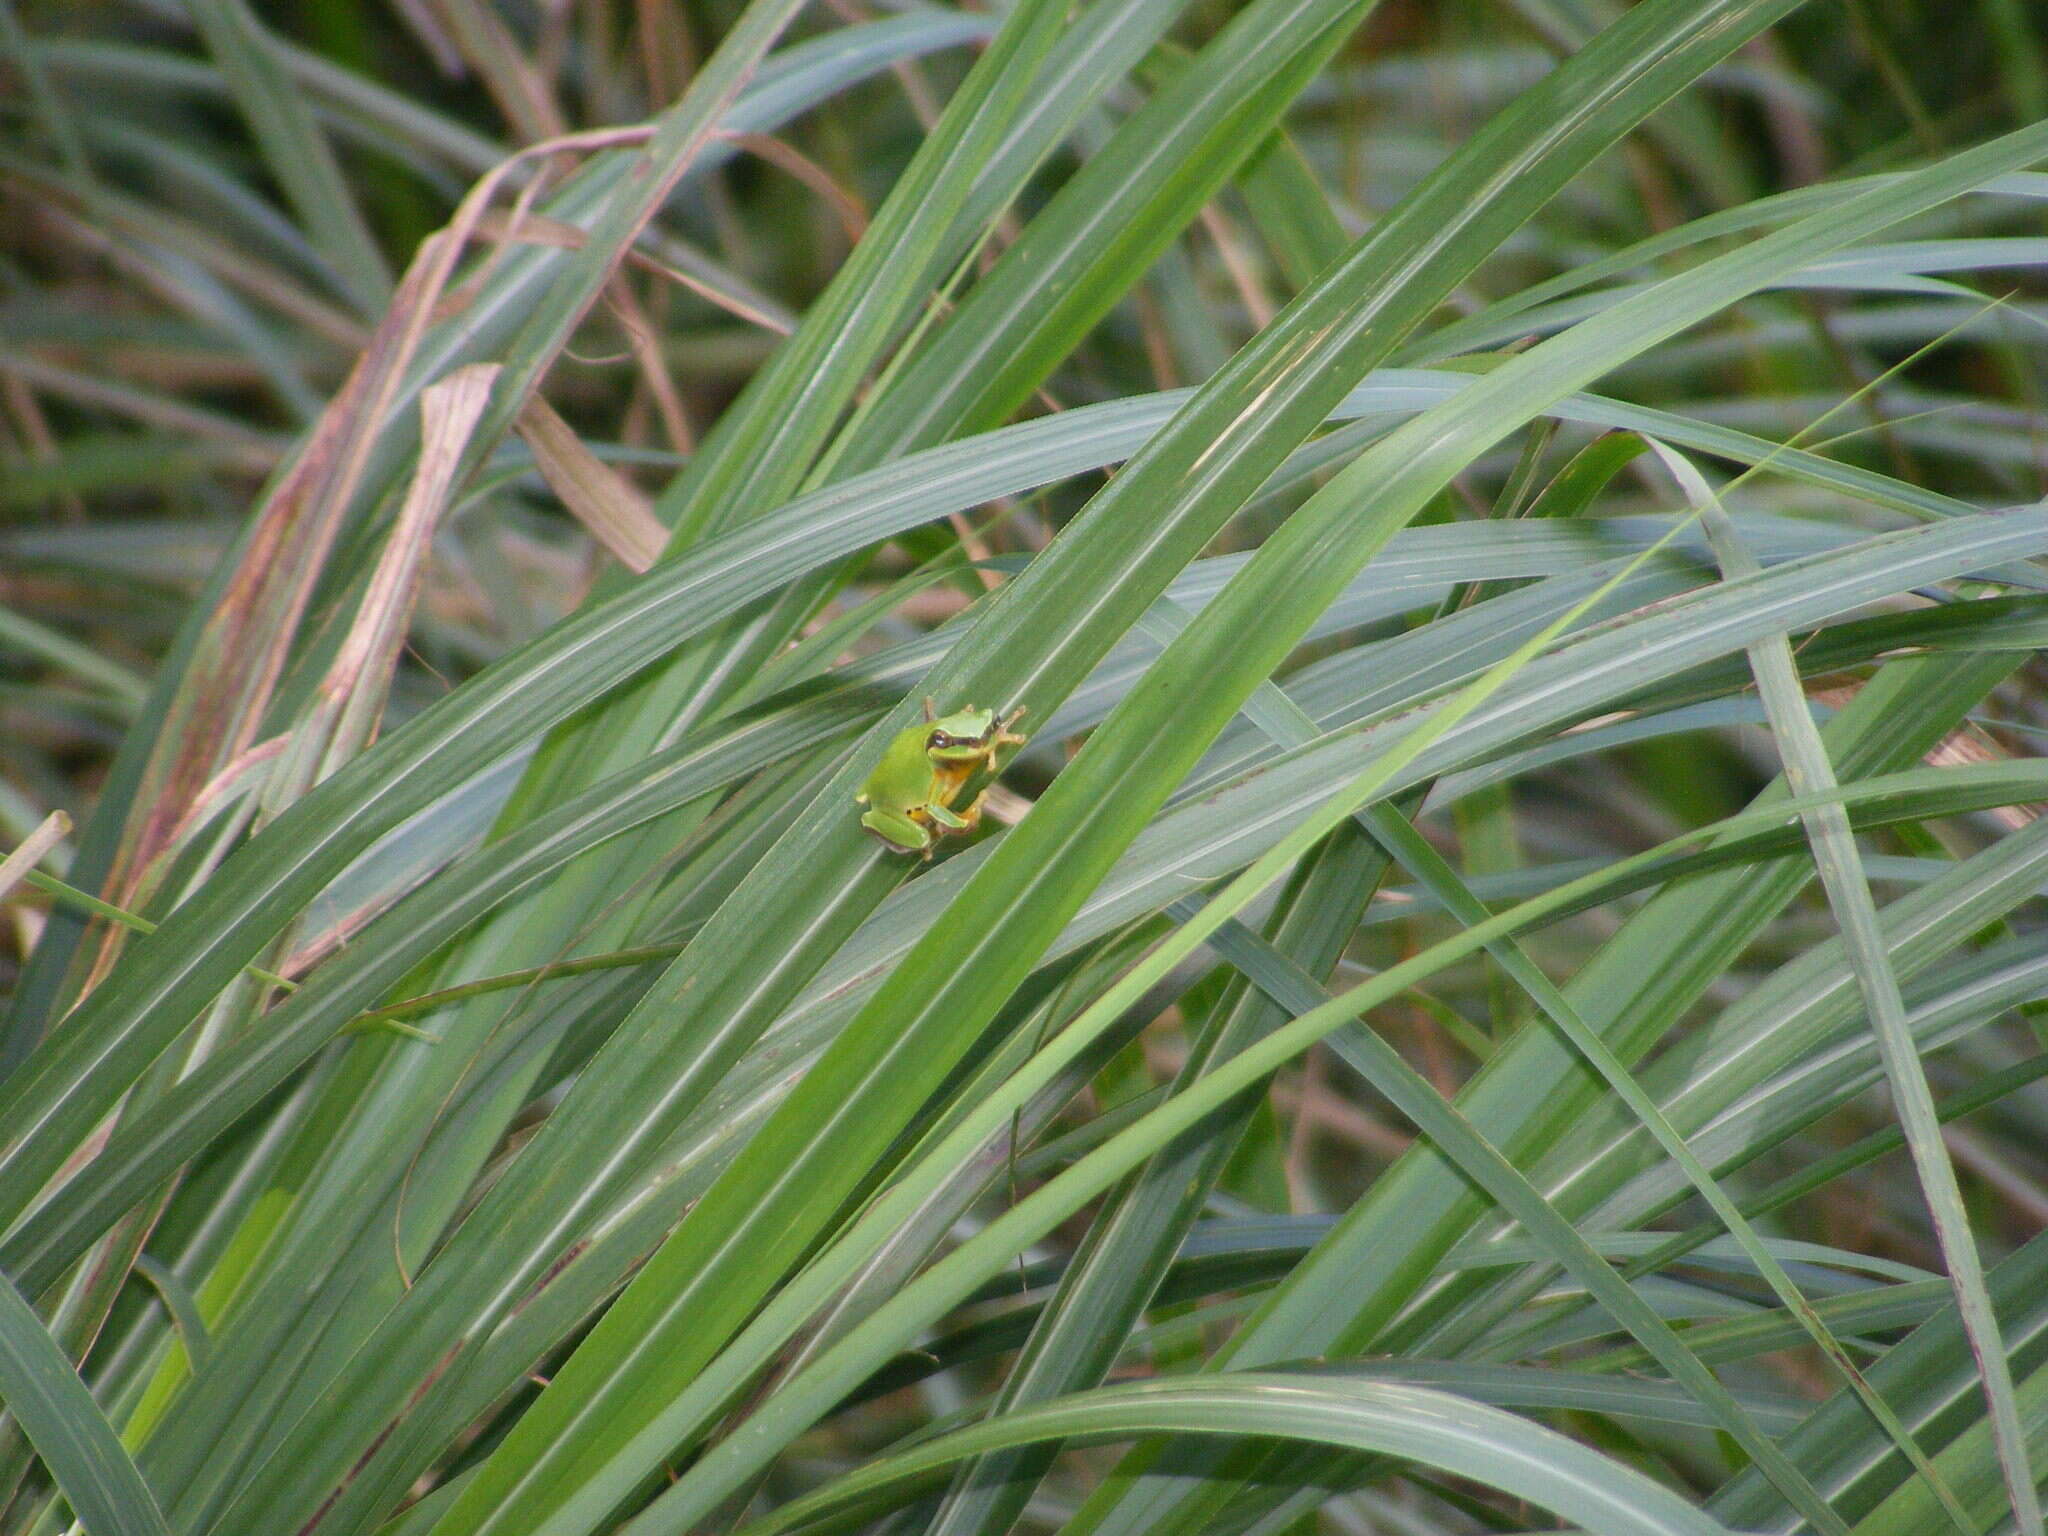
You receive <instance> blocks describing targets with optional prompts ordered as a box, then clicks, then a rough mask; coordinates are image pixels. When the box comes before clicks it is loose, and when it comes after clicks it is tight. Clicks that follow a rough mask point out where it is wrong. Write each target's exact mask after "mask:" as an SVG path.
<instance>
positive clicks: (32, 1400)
mask: <svg viewBox="0 0 2048 1536" xmlns="http://www.w3.org/2000/svg"><path fill="white" fill-rule="evenodd" d="M0 1401H4V1402H5V1403H6V1404H7V1411H8V1412H9V1413H10V1414H12V1415H13V1416H14V1417H15V1419H16V1420H17V1421H18V1422H19V1423H20V1425H21V1427H22V1429H23V1430H24V1431H26V1432H27V1435H28V1440H29V1443H30V1444H31V1445H33V1446H34V1447H35V1449H36V1454H37V1455H38V1456H40V1457H41V1458H42V1460H43V1465H44V1466H46V1467H48V1468H49V1470H50V1475H51V1477H53V1478H54V1479H55V1480H56V1483H57V1486H58V1487H59V1488H60V1489H61V1490H63V1494H64V1497H65V1498H66V1499H67V1500H68V1501H69V1502H70V1504H71V1508H72V1511H73V1513H74V1514H75V1515H76V1516H77V1519H78V1521H79V1523H80V1524H81V1525H83V1526H84V1527H85V1530H86V1532H87V1536H131V1533H132V1536H169V1527H168V1526H166V1525H165V1524H164V1517H163V1514H162V1512H161V1511H159V1510H158V1508H157V1506H156V1500H155V1499H154V1498H152V1497H151V1496H150V1491H149V1489H148V1487H147V1486H146V1485H145V1484H144V1483H143V1481H142V1475H141V1474H140V1473H139V1472H137V1471H136V1470H135V1463H134V1462H133V1461H131V1460H129V1459H128V1453H127V1451H125V1450H124V1449H122V1446H121V1440H120V1437H119V1436H118V1435H116V1434H115V1433H114V1431H113V1427H112V1426H111V1425H109V1424H108V1423H107V1419H106V1415H105V1414H103V1413H101V1412H100V1408H99V1404H97V1403H95V1402H94V1401H93V1400H92V1394H91V1393H90V1392H88V1391H86V1389H85V1383H83V1382H82V1381H80V1380H79V1379H78V1372H77V1371H76V1370H74V1369H73V1368H72V1365H71V1362H70V1361H69V1360H68V1359H66V1358H65V1357H64V1353H63V1351H61V1350H60V1349H58V1348H57V1345H56V1341H55V1340H53V1339H52V1338H51V1337H50V1335H49V1333H48V1332H47V1331H46V1330H45V1329H44V1327H43V1323H42V1319H41V1318H39V1317H37V1316H36V1314H35V1311H34V1309H33V1308H31V1307H30V1306H29V1304H28V1303H27V1302H26V1301H23V1300H22V1298H21V1292H19V1291H17V1290H16V1289H15V1288H14V1283H13V1282H12V1281H11V1280H8V1279H6V1278H5V1277H4V1276H0Z"/></svg>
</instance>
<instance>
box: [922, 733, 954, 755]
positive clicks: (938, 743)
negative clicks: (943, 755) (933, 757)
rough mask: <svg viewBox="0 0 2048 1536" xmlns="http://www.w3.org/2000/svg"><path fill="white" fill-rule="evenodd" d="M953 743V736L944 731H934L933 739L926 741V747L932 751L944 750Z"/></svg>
mask: <svg viewBox="0 0 2048 1536" xmlns="http://www.w3.org/2000/svg"><path fill="white" fill-rule="evenodd" d="M951 745H953V738H952V737H950V736H948V735H947V734H946V733H945V732H944V731H933V732H932V736H931V740H930V741H927V742H926V743H925V747H926V749H927V750H928V751H932V752H943V751H945V750H946V748H948V747H950V746H951Z"/></svg>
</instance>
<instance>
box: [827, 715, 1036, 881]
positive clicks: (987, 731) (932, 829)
mask: <svg viewBox="0 0 2048 1536" xmlns="http://www.w3.org/2000/svg"><path fill="white" fill-rule="evenodd" d="M1023 716H1024V706H1023V705H1021V704H1020V705H1018V706H1017V707H1016V708H1015V709H1012V710H1011V711H1010V712H1009V713H1008V714H1006V715H1003V716H1001V717H998V716H997V714H996V712H995V711H994V710H992V709H981V708H977V707H976V706H974V705H971V704H970V705H968V706H967V707H966V708H964V709H956V710H954V711H953V712H952V713H951V714H947V715H941V714H939V713H938V710H937V709H936V707H935V706H934V705H933V703H932V701H931V700H930V699H926V700H925V701H924V719H923V720H922V721H919V722H916V723H914V724H911V725H907V726H905V727H904V728H903V729H902V730H901V731H898V732H897V733H896V735H895V736H894V737H893V738H892V739H891V740H890V742H889V745H888V746H887V747H885V748H884V749H883V751H882V756H881V759H880V761H878V762H877V763H876V764H875V766H874V770H873V771H872V772H871V773H869V774H868V777H867V782H866V783H865V784H863V785H862V786H861V790H860V793H859V794H858V795H856V796H854V799H855V800H856V801H857V802H858V803H860V804H862V805H865V806H866V807H867V808H868V809H867V810H866V811H865V812H864V813H863V814H862V816H861V818H860V824H861V825H862V826H863V827H865V828H867V830H868V831H870V832H872V833H874V835H875V836H876V837H878V838H880V839H881V840H882V842H883V844H884V845H885V846H886V847H888V848H889V849H891V850H892V851H894V852H897V853H914V854H917V855H919V856H920V857H921V858H923V859H926V860H929V859H930V858H931V856H932V854H933V853H934V852H936V851H937V849H938V842H939V839H940V838H941V837H943V836H946V835H948V834H953V835H964V834H966V833H969V832H972V831H973V830H974V829H975V828H976V827H977V826H979V825H980V824H981V803H982V801H983V800H985V799H986V798H987V797H988V791H987V790H983V791H982V792H981V794H979V795H976V796H975V797H974V803H973V804H972V805H970V806H968V807H967V809H966V810H964V811H956V810H955V809H954V808H953V801H954V798H955V797H956V796H957V795H958V794H959V793H960V791H961V789H962V788H963V787H964V786H965V785H966V783H967V781H968V780H969V779H970V778H972V777H973V776H974V775H975V774H976V773H977V772H979V771H980V770H982V769H984V768H993V767H994V766H995V755H996V752H997V750H998V749H1000V748H1002V747H1008V746H1022V745H1023V744H1024V742H1025V741H1026V739H1027V738H1025V737H1023V736H1019V735H1017V734H1016V733H1015V732H1014V731H1012V730H1011V729H1010V727H1011V726H1013V725H1015V724H1016V723H1017V722H1018V721H1019V720H1020V719H1022V718H1023Z"/></svg>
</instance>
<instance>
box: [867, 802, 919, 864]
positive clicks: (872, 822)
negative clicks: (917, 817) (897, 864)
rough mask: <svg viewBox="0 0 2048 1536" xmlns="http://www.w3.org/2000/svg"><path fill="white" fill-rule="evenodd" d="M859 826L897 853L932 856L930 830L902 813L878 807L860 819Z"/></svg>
mask: <svg viewBox="0 0 2048 1536" xmlns="http://www.w3.org/2000/svg"><path fill="white" fill-rule="evenodd" d="M860 824H861V825H862V826H864V827H866V828H867V829H868V830H869V831H870V832H872V833H874V834H875V836H877V837H879V838H880V839H881V840H882V841H883V842H885V843H887V844H888V845H889V846H890V847H891V848H894V849H896V850H897V851H898V852H899V853H921V854H923V855H924V856H925V857H926V858H930V857H931V856H932V833H931V828H929V827H927V826H925V825H924V823H922V822H920V821H914V820H912V819H911V818H910V817H909V816H907V815H905V814H904V813H903V812H902V811H894V810H890V809H888V808H887V807H886V806H879V805H878V806H876V807H875V808H874V809H873V810H871V811H869V812H867V813H866V814H865V815H863V816H862V817H861V819H860Z"/></svg>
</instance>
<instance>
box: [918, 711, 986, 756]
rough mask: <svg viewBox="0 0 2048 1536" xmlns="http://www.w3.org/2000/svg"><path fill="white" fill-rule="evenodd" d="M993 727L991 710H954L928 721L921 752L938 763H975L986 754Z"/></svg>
mask: <svg viewBox="0 0 2048 1536" xmlns="http://www.w3.org/2000/svg"><path fill="white" fill-rule="evenodd" d="M996 729H997V727H996V712H995V711H994V710H992V709H972V708H969V709H956V710H954V711H953V713H952V714H950V715H940V716H939V717H938V718H937V719H935V720H933V721H932V722H931V729H930V730H929V731H928V732H926V734H925V739H924V744H925V751H927V752H928V753H930V754H931V755H932V757H934V758H936V759H938V760H939V761H941V762H949V761H950V762H979V761H981V760H982V759H984V758H986V757H987V756H988V752H989V744H990V742H991V740H992V739H993V738H994V737H995V735H996Z"/></svg>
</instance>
